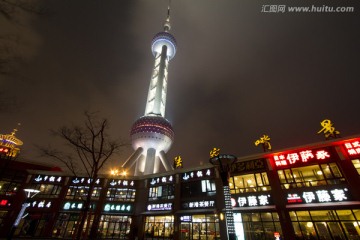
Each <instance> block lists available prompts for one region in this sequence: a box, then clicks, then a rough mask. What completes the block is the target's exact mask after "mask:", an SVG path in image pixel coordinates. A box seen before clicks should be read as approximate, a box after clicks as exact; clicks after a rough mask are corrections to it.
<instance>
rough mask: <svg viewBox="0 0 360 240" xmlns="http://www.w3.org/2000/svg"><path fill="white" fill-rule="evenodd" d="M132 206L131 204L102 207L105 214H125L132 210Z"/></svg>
mask: <svg viewBox="0 0 360 240" xmlns="http://www.w3.org/2000/svg"><path fill="white" fill-rule="evenodd" d="M132 208H133V207H132V205H131V204H128V203H126V204H117V203H115V204H112V203H108V204H105V206H104V211H105V212H122V213H125V212H130V211H131V210H132Z"/></svg>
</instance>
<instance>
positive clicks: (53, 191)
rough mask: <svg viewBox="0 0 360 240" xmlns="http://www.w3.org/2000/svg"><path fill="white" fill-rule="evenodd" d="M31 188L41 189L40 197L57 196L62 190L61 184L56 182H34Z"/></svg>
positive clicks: (38, 195)
mask: <svg viewBox="0 0 360 240" xmlns="http://www.w3.org/2000/svg"><path fill="white" fill-rule="evenodd" d="M30 188H32V189H37V190H40V192H39V193H38V194H37V195H36V197H38V198H44V197H45V198H57V197H59V194H60V191H61V186H59V185H54V184H32V185H31V186H30Z"/></svg>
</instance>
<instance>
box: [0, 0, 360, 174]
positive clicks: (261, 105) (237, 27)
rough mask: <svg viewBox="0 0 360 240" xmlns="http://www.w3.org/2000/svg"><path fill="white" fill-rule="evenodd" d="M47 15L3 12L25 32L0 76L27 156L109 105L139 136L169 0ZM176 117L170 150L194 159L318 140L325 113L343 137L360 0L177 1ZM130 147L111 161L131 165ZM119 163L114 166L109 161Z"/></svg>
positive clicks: (52, 1) (113, 116)
mask: <svg viewBox="0 0 360 240" xmlns="http://www.w3.org/2000/svg"><path fill="white" fill-rule="evenodd" d="M41 4H42V6H43V7H44V8H45V9H46V11H47V14H45V15H41V16H36V15H31V14H30V15H29V14H27V15H23V14H22V13H19V16H18V17H19V19H20V20H19V23H9V22H8V21H7V20H4V19H3V18H2V17H1V18H0V24H1V25H2V26H3V28H2V30H0V33H1V35H4V34H5V35H6V34H14V35H16V36H19V39H20V41H19V46H18V48H17V49H16V50H17V51H18V52H20V53H21V54H20V55H21V59H22V60H21V62H22V64H21V65H19V66H17V68H16V69H15V70H14V71H13V72H11V73H9V74H6V75H0V79H1V82H0V83H1V91H0V94H1V95H0V100H1V106H0V108H1V116H0V124H1V131H0V132H1V133H10V132H11V131H12V129H13V128H15V127H17V123H18V122H20V123H21V127H20V128H19V131H18V132H17V137H18V138H20V139H21V140H23V141H24V145H23V147H22V152H21V158H22V159H23V160H26V161H32V162H46V163H48V164H55V163H54V162H52V161H51V160H49V159H46V158H40V157H39V152H38V151H37V149H36V147H35V145H41V146H48V145H49V144H51V146H53V147H59V148H61V145H59V142H57V141H56V140H55V139H54V138H53V137H52V136H51V135H50V133H49V130H50V129H57V128H59V127H60V126H63V125H71V124H72V123H79V122H81V121H82V120H83V112H84V111H85V110H89V111H100V114H99V115H100V116H102V117H106V118H108V119H109V121H110V123H111V136H112V137H113V138H115V139H119V140H120V141H122V142H130V136H129V133H130V128H131V126H132V123H133V122H134V121H135V120H136V119H137V118H139V117H140V116H142V115H143V114H144V111H145V101H146V97H147V90H148V86H149V82H150V76H151V71H152V67H153V63H154V58H153V56H152V53H151V47H150V44H151V40H152V38H153V36H154V35H155V34H156V33H157V32H160V31H162V29H163V23H164V20H165V18H166V13H167V12H166V11H167V4H168V1H167V0H152V1H150V0H141V1H140V0H112V1H100V0H91V1H89V0H77V1H73V0H46V1H43V2H41ZM278 4H281V5H286V6H311V5H316V6H323V5H328V6H334V7H337V6H345V7H346V6H352V7H354V8H355V12H353V13H289V12H286V13H262V12H261V9H262V7H263V5H278ZM171 8H172V9H171V25H172V29H171V31H170V32H171V33H172V34H173V35H174V36H175V38H176V40H177V43H178V49H177V54H176V56H175V58H174V59H173V60H171V61H170V65H169V85H168V95H167V106H166V118H167V119H168V120H169V121H170V122H171V123H172V124H173V127H174V130H175V141H174V144H173V147H172V149H171V150H170V151H169V152H168V159H173V158H174V157H175V156H178V155H181V156H182V159H183V163H184V167H193V166H198V165H200V164H203V163H207V162H208V158H209V151H210V149H211V148H213V147H218V148H220V149H221V152H222V153H229V154H234V155H237V156H246V155H249V154H254V153H259V152H261V151H262V149H261V148H260V147H255V146H254V141H255V140H257V139H258V138H259V137H260V136H262V135H263V134H268V135H269V136H270V137H271V144H272V146H273V149H274V151H276V150H280V149H282V148H288V147H295V146H299V145H305V144H310V143H314V142H319V141H322V140H323V139H324V137H323V135H317V134H316V133H317V132H318V131H319V130H320V129H321V126H320V121H322V120H323V119H326V118H328V119H331V120H332V122H333V123H334V125H335V127H336V129H337V130H339V131H340V132H341V135H342V136H343V137H346V136H351V135H356V134H359V133H360V129H359V119H360V108H359V102H360V99H359V96H360V94H359V90H360V83H359V80H360V79H359V77H360V67H359V56H360V31H359V30H360V13H359V11H360V4H359V1H358V0H339V1H337V0H332V1H321V0H297V1H292V0H282V1H280V0H279V1H278V0H272V1H270V0H269V1H260V0H221V1H220V0H173V1H172V3H171ZM131 153H132V149H131V148H130V147H129V148H126V149H124V151H122V153H121V154H120V155H118V156H115V157H114V158H113V159H112V161H111V163H110V165H111V166H116V165H117V166H119V165H121V164H122V163H123V162H124V161H125V160H126V159H127V158H128V157H129V155H130V154H131ZM110 165H109V166H108V167H110Z"/></svg>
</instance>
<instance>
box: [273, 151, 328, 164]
mask: <svg viewBox="0 0 360 240" xmlns="http://www.w3.org/2000/svg"><path fill="white" fill-rule="evenodd" d="M329 158H330V152H329V151H328V150H323V149H319V150H304V151H299V152H292V153H287V154H275V155H274V156H273V159H274V162H275V165H276V166H277V167H282V166H290V165H294V164H298V163H306V162H308V161H314V160H326V159H329Z"/></svg>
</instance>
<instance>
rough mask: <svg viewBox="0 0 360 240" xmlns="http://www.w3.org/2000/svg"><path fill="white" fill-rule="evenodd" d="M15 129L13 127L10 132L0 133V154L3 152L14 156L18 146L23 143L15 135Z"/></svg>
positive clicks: (17, 151) (18, 150)
mask: <svg viewBox="0 0 360 240" xmlns="http://www.w3.org/2000/svg"><path fill="white" fill-rule="evenodd" d="M18 125H20V124H18ZM17 131H18V130H17V129H16V128H15V129H14V131H12V133H11V134H0V154H1V153H3V154H5V155H6V156H9V157H16V156H17V154H18V153H19V152H20V149H19V148H18V146H21V145H23V142H22V141H21V140H20V139H18V138H17V137H15V133H16V132H17Z"/></svg>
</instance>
